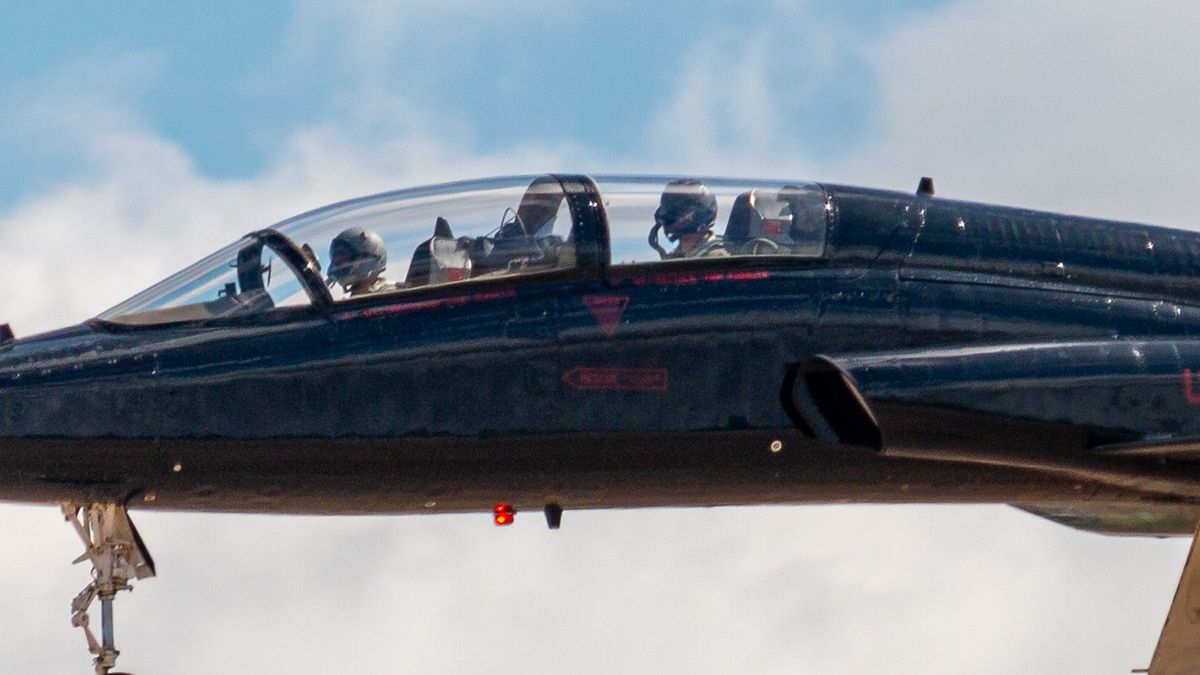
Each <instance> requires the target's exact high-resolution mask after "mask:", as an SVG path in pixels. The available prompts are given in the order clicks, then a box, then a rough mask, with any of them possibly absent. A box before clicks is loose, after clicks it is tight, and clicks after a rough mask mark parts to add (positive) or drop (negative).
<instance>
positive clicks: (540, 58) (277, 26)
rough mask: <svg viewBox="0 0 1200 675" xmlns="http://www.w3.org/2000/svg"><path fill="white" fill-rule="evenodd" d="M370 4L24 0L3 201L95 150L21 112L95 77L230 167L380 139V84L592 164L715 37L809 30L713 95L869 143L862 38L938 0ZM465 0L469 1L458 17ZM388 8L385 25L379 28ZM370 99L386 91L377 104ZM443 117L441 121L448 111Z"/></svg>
mask: <svg viewBox="0 0 1200 675" xmlns="http://www.w3.org/2000/svg"><path fill="white" fill-rule="evenodd" d="M376 4H377V5H379V7H378V8H376V9H374V10H371V11H370V12H367V13H363V14H358V13H356V12H354V11H349V10H327V9H324V5H321V4H319V3H308V4H305V3H300V4H299V6H296V5H294V4H293V3H288V2H261V3H235V2H220V3H204V4H202V5H196V6H193V7H186V8H180V7H175V6H170V5H164V4H162V3H154V2H137V3H117V4H111V3H104V4H94V3H93V4H85V5H82V6H78V5H76V6H70V7H67V6H60V5H53V4H51V5H39V4H36V3H35V4H22V5H18V6H16V7H14V8H12V9H10V10H9V12H8V13H7V16H6V20H5V21H4V22H3V24H2V25H0V44H4V45H5V53H4V56H3V62H2V63H0V92H4V93H3V94H0V101H3V103H4V104H5V108H6V109H8V110H10V111H16V112H17V114H16V115H15V119H14V116H10V117H9V120H8V121H7V122H6V123H3V124H0V139H2V140H3V141H4V145H5V146H6V147H7V152H5V153H4V154H3V156H0V176H2V177H0V204H5V203H7V204H11V203H12V201H13V200H14V199H16V198H18V197H19V196H21V195H22V194H25V193H26V192H27V191H29V190H35V189H37V188H38V187H39V186H42V187H44V186H46V185H48V184H50V183H52V182H53V181H54V180H56V178H59V177H61V176H67V175H78V174H79V172H82V171H84V170H85V168H86V162H85V161H84V160H83V159H81V158H80V157H79V156H78V153H77V152H73V151H72V148H71V147H69V146H66V147H61V146H60V147H48V146H47V144H45V143H39V142H38V141H37V140H31V139H30V134H28V133H27V132H28V129H29V125H30V124H32V123H33V122H30V121H27V120H22V115H21V112H20V111H21V109H22V108H23V107H24V104H25V103H27V102H28V101H29V100H30V99H31V98H32V99H37V98H39V97H40V96H43V95H44V94H45V91H46V84H47V83H59V85H60V86H68V87H79V88H91V89H92V90H93V92H94V93H95V94H96V95H99V96H102V97H104V98H106V99H108V100H112V101H117V102H119V103H120V105H121V106H122V107H123V108H124V109H125V110H126V112H127V113H128V114H130V115H133V116H135V117H136V118H137V120H138V121H139V123H140V124H142V125H144V126H145V128H147V129H148V130H151V131H153V132H154V133H156V134H159V135H161V136H162V137H163V138H165V139H169V140H170V141H172V142H174V143H176V144H178V145H179V146H180V147H181V148H183V149H184V151H185V152H186V153H187V154H188V156H189V157H190V158H191V160H192V161H193V162H194V163H195V165H196V166H197V168H198V169H199V170H200V171H201V172H203V173H204V174H205V175H208V176H211V177H214V178H236V177H246V176H250V175H253V174H255V173H257V172H261V171H263V170H264V168H265V167H266V165H267V164H268V163H269V162H270V161H272V159H273V158H274V156H275V155H276V153H278V151H279V145H280V144H281V143H282V142H284V139H286V138H287V137H288V135H289V134H291V133H293V132H295V131H297V130H299V129H303V128H306V127H310V126H314V125H318V124H322V123H330V122H332V123H335V124H338V125H342V126H344V127H346V128H347V129H348V130H350V131H352V132H354V133H357V134H362V135H368V136H369V135H371V134H372V133H377V132H378V125H379V124H381V123H382V124H383V125H384V126H385V127H386V126H387V123H386V121H381V120H378V119H375V120H372V119H370V118H369V117H364V116H363V115H361V114H360V111H356V107H357V106H359V105H361V104H362V103H363V99H364V97H370V96H372V95H373V94H375V93H377V92H379V91H380V90H384V91H387V92H388V93H389V94H390V95H394V96H398V97H401V98H402V99H404V100H405V101H407V102H408V103H409V104H410V105H411V106H412V107H414V108H415V109H417V110H418V111H420V113H422V114H424V115H427V116H428V118H440V119H443V120H450V121H453V122H455V123H457V124H458V126H451V125H445V126H443V127H441V128H442V130H443V131H444V132H446V133H462V134H466V135H468V136H469V147H472V148H473V149H475V150H478V151H481V152H492V151H497V152H502V151H503V150H504V149H505V148H508V147H511V146H513V145H514V144H553V143H560V142H571V143H576V144H581V145H583V146H585V147H586V148H588V149H589V151H591V152H593V153H595V154H596V155H597V156H596V157H595V158H589V160H588V163H591V164H595V163H599V162H615V161H624V162H628V161H629V160H630V159H634V160H637V159H642V158H644V157H645V154H646V152H645V150H644V148H645V147H646V146H647V145H648V144H649V142H650V140H651V139H649V138H648V135H649V134H651V133H652V130H651V129H650V128H649V127H650V123H651V121H652V117H653V114H654V112H655V111H656V110H658V109H660V108H662V107H663V106H664V105H665V104H666V102H667V100H668V98H669V97H670V96H671V95H672V92H673V91H674V89H675V87H676V86H677V83H678V78H679V77H680V74H681V72H682V71H684V70H685V69H686V68H687V67H688V65H689V64H690V63H697V62H702V60H703V59H704V58H705V52H706V51H711V50H741V49H745V48H746V47H747V46H749V45H751V44H754V43H756V42H757V43H760V46H761V47H762V48H763V49H766V50H768V51H769V52H777V53H778V54H780V55H784V56H789V55H793V54H796V53H797V50H796V45H795V44H794V42H795V40H796V39H797V38H798V36H801V35H804V34H805V33H807V32H818V33H823V34H824V35H825V36H826V38H827V39H828V42H827V43H826V44H825V45H823V48H824V51H825V52H826V53H825V54H824V55H823V56H822V57H821V61H822V62H821V63H814V64H812V65H811V67H807V68H806V66H805V64H803V63H796V64H789V65H788V66H785V67H779V68H777V69H776V72H775V73H772V75H773V76H775V82H774V83H773V85H772V91H771V92H770V96H768V97H766V98H754V97H745V98H741V96H742V94H741V93H740V92H739V82H738V81H737V80H736V79H730V80H726V81H721V82H714V83H713V86H712V89H711V96H713V97H731V98H734V99H740V100H739V101H738V104H739V105H745V106H752V107H753V106H766V107H770V108H772V109H774V110H776V111H777V112H778V114H780V115H784V116H786V117H788V118H789V119H791V120H792V121H793V122H794V126H793V129H792V131H793V134H794V136H795V138H796V139H799V140H802V141H804V142H805V143H807V144H808V145H810V146H811V147H813V148H814V149H816V150H818V151H821V152H831V153H836V152H838V151H839V149H845V148H847V147H852V146H853V143H854V140H855V138H856V136H858V135H861V134H862V133H863V130H864V126H865V124H866V122H867V116H868V111H869V110H870V106H871V104H872V102H873V101H874V100H875V98H876V97H877V92H876V91H875V88H874V82H873V81H872V77H871V73H870V71H869V69H868V68H867V67H866V65H865V64H864V63H862V60H861V58H860V56H859V55H857V54H856V53H855V52H856V48H857V46H858V45H859V44H861V43H862V42H864V41H868V40H870V39H871V38H872V35H873V34H874V33H875V32H877V31H879V30H881V29H883V28H885V27H887V26H888V25H890V24H893V23H895V22H897V21H901V20H904V19H907V18H910V17H912V16H913V15H914V14H919V13H920V12H922V11H928V9H930V8H931V7H933V6H935V5H936V4H938V3H932V2H918V3H907V2H898V1H891V2H883V3H872V2H866V1H865V0H859V1H856V2H848V3H846V2H823V3H813V4H812V5H810V6H807V7H805V8H803V9H800V10H791V9H785V10H772V11H770V12H766V13H765V10H767V9H769V8H770V5H771V4H772V3H765V2H763V3H753V2H751V3H746V2H696V3H690V4H689V5H687V6H686V7H681V6H673V5H666V4H660V3H638V2H616V3H605V4H593V5H585V4H583V3H545V2H533V3H528V5H529V6H528V7H525V8H520V6H518V7H516V8H514V7H504V8H500V9H495V8H493V9H490V10H485V11H483V12H477V11H475V10H474V9H473V8H471V7H469V6H467V5H465V4H464V3H461V2H450V3H445V6H444V7H439V6H438V5H437V4H436V3H409V4H410V5H415V7H413V8H405V7H403V6H399V5H397V6H394V7H390V6H388V4H387V3H376ZM445 7H449V11H444V10H445ZM369 21H378V22H379V26H378V28H379V30H378V31H377V32H378V33H380V34H371V35H367V36H366V37H364V36H363V32H364V30H363V23H364V22H369ZM367 105H370V104H369V103H368V104H367ZM428 118H426V121H428Z"/></svg>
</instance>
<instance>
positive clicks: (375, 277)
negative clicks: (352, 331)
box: [329, 227, 396, 297]
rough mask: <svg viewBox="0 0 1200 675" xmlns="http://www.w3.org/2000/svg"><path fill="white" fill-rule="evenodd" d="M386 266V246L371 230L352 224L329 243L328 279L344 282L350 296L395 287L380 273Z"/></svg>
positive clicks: (339, 282)
mask: <svg viewBox="0 0 1200 675" xmlns="http://www.w3.org/2000/svg"><path fill="white" fill-rule="evenodd" d="M385 269H387V247H385V246H384V245H383V237H380V236H379V235H378V234H376V233H375V232H372V231H371V230H367V229H363V228H361V227H351V228H349V229H346V230H342V232H341V233H340V234H338V236H336V237H334V238H333V241H332V242H330V243H329V283H330V284H337V285H339V286H341V287H342V290H343V291H345V292H347V293H349V294H350V297H354V296H356V295H366V294H368V293H378V292H380V291H390V290H394V289H395V288H396V285H395V284H391V283H388V282H387V281H386V280H385V279H384V278H383V277H382V276H381V275H382V274H383V271H384V270H385Z"/></svg>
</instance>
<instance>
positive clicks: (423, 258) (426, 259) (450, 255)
mask: <svg viewBox="0 0 1200 675" xmlns="http://www.w3.org/2000/svg"><path fill="white" fill-rule="evenodd" d="M470 276H471V255H470V240H469V239H455V238H454V233H453V232H452V231H451V230H450V223H449V222H447V221H446V219H445V218H442V217H441V216H439V217H438V219H437V222H436V223H435V224H434V226H433V236H432V237H430V238H429V239H426V240H425V241H423V242H421V243H420V244H418V245H417V248H416V250H415V251H413V256H412V262H411V263H409V266H408V276H407V277H406V278H405V280H404V281H405V283H404V285H405V286H406V287H409V288H414V287H417V286H426V285H430V284H444V283H447V282H451V281H462V280H463V279H467V278H470Z"/></svg>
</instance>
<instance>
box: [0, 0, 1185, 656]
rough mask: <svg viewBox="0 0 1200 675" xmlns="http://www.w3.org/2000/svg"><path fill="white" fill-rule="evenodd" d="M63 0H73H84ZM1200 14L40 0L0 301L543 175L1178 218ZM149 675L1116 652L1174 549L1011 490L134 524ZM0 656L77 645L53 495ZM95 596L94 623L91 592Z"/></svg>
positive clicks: (121, 292) (4, 517)
mask: <svg viewBox="0 0 1200 675" xmlns="http://www.w3.org/2000/svg"><path fill="white" fill-rule="evenodd" d="M77 5H78V3H77ZM1198 26H1200V8H1198V7H1194V6H1193V5H1191V4H1187V3H1179V2H1167V1H1165V0H1164V1H1155V0H1149V1H1147V2H1142V3H1127V2H1126V3H1122V2H1109V1H1107V0H1099V1H1097V0H1089V1H1086V2H1085V1H1080V0H1077V1H1069V0H1068V1H1065V2H1058V3H1034V2H1012V1H1009V0H1004V1H1002V0H962V1H957V2H953V1H949V0H947V1H943V2H933V1H929V2H899V1H888V2H866V1H865V0H855V1H850V2H817V1H815V0H814V1H812V2H804V1H796V2H783V1H775V2H771V1H762V2H746V1H741V2H705V1H702V0H698V1H697V2H692V3H688V4H686V5H682V4H675V5H665V4H664V5H660V4H659V3H637V2H630V1H624V0H614V1H612V2H607V3H586V2H576V1H573V0H558V1H556V2H548V1H546V0H526V1H524V2H519V3H495V2H474V1H469V0H438V1H436V2H435V1H433V0H409V1H406V2H385V1H383V0H365V1H362V2H343V3H337V6H336V7H334V5H333V3H323V2H316V1H304V0H297V1H296V2H283V1H277V2H259V3H245V2H239V3H234V2H209V3H199V4H196V5H195V6H189V7H184V8H175V7H169V6H168V5H165V4H163V3H152V2H117V3H85V6H82V7H81V6H68V5H61V6H60V5H59V4H56V3H23V4H21V5H19V6H15V7H12V8H7V10H6V13H5V20H4V21H3V22H0V44H2V45H4V49H3V53H2V54H0V112H2V114H0V269H3V270H6V272H7V277H8V282H7V283H4V284H0V321H7V322H10V323H11V324H12V325H13V328H14V330H15V331H16V332H17V333H18V335H27V334H30V333H33V332H36V331H39V330H44V329H49V328H54V327H57V326H62V325H67V324H70V323H75V322H77V321H79V320H82V319H85V318H87V317H89V316H93V315H95V314H97V313H99V312H100V311H102V310H103V309H105V308H107V307H109V306H112V305H114V304H116V303H118V302H119V301H121V300H123V299H125V298H126V297H128V296H130V295H132V294H133V293H135V292H137V291H139V290H141V289H142V288H145V287H147V286H149V285H150V284H152V283H153V282H155V281H157V280H158V279H160V278H162V277H164V276H166V275H167V274H169V273H171V272H174V271H176V270H177V269H180V268H182V267H184V266H185V265H187V264H190V263H191V262H193V261H195V260H196V259H198V258H200V257H202V256H203V255H205V254H207V253H209V252H211V251H213V250H216V249H217V248H219V247H221V246H222V245H224V244H226V243H228V242H229V241H232V240H233V239H235V238H236V237H237V236H239V235H241V234H243V233H245V232H247V231H250V230H253V229H257V228H260V227H263V226H265V225H268V224H270V223H272V222H275V221H278V220H282V219H283V218H286V217H288V216H290V215H294V214H296V213H299V212H301V211H305V210H308V209H310V208H314V207H317V206H320V205H322V204H326V203H329V202H332V201H336V200H339V199H344V198H349V197H354V196H358V195H363V194H368V193H372V192H378V191H382V190H386V189H393V188H399V187H407V186H413V185H420V184H427V183H434V182H440V181H444V180H454V179H464V178H473V177H483V176H490V175H505V174H514V173H540V172H546V171H582V172H634V173H665V174H678V175H688V174H716V175H731V176H762V177H768V176H770V177H782V178H794V179H811V180H818V181H828V182H839V183H850V184H860V185H867V186H872V187H883V188H891V189H901V190H912V189H914V188H915V187H916V184H917V180H918V178H919V177H920V176H923V175H930V176H933V177H934V178H935V180H936V182H937V188H938V193H939V195H944V196H950V197H955V198H963V199H974V200H980V201H987V202H995V203H1004V204H1012V205H1018V206H1026V207H1033V208H1041V209H1048V210H1054V211H1063V212H1071V213H1081V214H1086V215H1096V216H1104V217H1111V218H1120V219H1129V220H1137V221H1142V222H1152V223H1158V224H1165V225H1172V226H1178V227H1192V228H1194V225H1193V223H1194V221H1195V220H1196V219H1195V214H1194V209H1193V207H1192V206H1191V204H1192V202H1193V201H1194V198H1193V195H1194V193H1195V190H1194V187H1193V183H1194V181H1195V180H1196V178H1195V177H1196V174H1197V169H1200V162H1198V161H1197V159H1196V158H1197V157H1200V125H1197V124H1195V122H1194V119H1193V118H1194V117H1195V115H1196V111H1198V110H1200V78H1197V77H1196V76H1195V75H1194V73H1196V72H1198V71H1200V43H1197V42H1196V41H1195V40H1194V35H1195V33H1196V29H1197V27H1198ZM134 517H135V520H136V522H137V523H138V526H139V529H140V530H141V533H142V535H143V537H144V538H145V539H146V541H147V543H148V545H149V546H150V548H151V551H152V552H153V554H154V556H155V558H156V561H157V563H158V570H159V575H160V576H159V577H158V578H155V579H152V580H146V581H142V582H140V583H138V585H137V588H136V590H135V592H134V593H132V594H126V595H124V596H123V597H121V598H120V600H119V601H118V603H117V615H118V624H117V641H118V647H119V648H120V649H121V650H122V651H123V655H122V657H121V660H120V661H119V665H120V667H121V669H123V670H131V671H133V672H163V673H179V674H187V673H197V674H198V673H210V672H230V671H232V672H261V673H299V674H304V673H324V672H330V671H334V672H363V673H393V672H442V673H476V672H481V671H487V672H492V673H558V672H579V673H609V672H688V673H728V672H748V673H785V672H786V673H794V672H823V673H839V674H840V673H850V674H859V673H863V674H866V673H912V672H922V673H947V674H949V673H962V672H974V673H996V674H999V673H1014V672H1022V673H1088V674H1095V673H1124V672H1128V671H1129V669H1130V668H1134V667H1141V666H1145V665H1147V664H1148V662H1149V658H1150V656H1151V654H1152V652H1153V648H1154V644H1155V640H1156V639H1157V635H1158V632H1159V630H1160V628H1161V625H1162V621H1163V619H1164V618H1165V615H1166V611H1167V608H1168V606H1169V604H1170V600H1171V595H1172V593H1173V590H1174V587H1175V584H1176V582H1177V580H1178V575H1179V571H1180V569H1181V568H1182V565H1183V559H1184V556H1185V555H1186V552H1187V546H1188V542H1187V540H1186V539H1173V540H1154V539H1122V538H1112V537H1102V536H1099V535H1094V534H1088V533H1082V532H1076V531H1073V530H1070V529H1067V528H1065V527H1062V526H1059V525H1056V524H1054V523H1050V522H1046V521H1042V520H1039V519H1037V518H1035V517H1033V516H1030V515H1028V514H1025V513H1022V512H1019V511H1016V510H1014V509H1011V508H1008V507H1004V506H936V507H935V506H861V505H836V506H835V505H830V506H808V507H787V508H782V507H739V508H721V509H689V510H647V511H606V512H578V513H576V512H568V513H567V514H566V515H565V516H564V523H563V529H562V530H560V531H556V532H551V531H548V530H547V529H546V528H545V526H544V524H543V523H542V521H541V518H540V515H536V514H535V515H518V520H517V524H516V525H515V526H514V527H511V528H505V529H498V528H495V527H493V526H491V524H490V521H489V518H488V517H487V516H486V515H475V516H471V515H461V516H430V517H357V518H332V517H328V518H321V517H308V518H298V517H279V516H229V515H212V514H169V513H157V512H155V513H150V512H138V513H135V514H134ZM0 532H4V533H6V534H7V536H9V540H8V542H7V544H8V545H6V546H4V547H0V579H5V580H6V581H4V582H0V598H2V600H0V606H2V607H3V612H0V669H3V670H4V671H6V672H10V671H11V672H30V673H63V672H89V671H88V670H86V669H87V667H88V656H87V654H86V653H85V649H84V642H83V638H82V636H81V635H79V632H80V631H78V629H74V628H72V627H71V626H70V622H69V611H68V607H69V602H70V599H71V598H72V597H74V595H75V593H77V592H78V590H79V589H80V588H82V587H83V585H84V584H86V583H87V580H88V577H87V570H86V569H84V568H83V567H82V566H76V567H71V566H70V564H69V563H70V561H71V560H72V559H73V558H74V557H75V556H76V555H78V553H79V552H80V551H79V545H78V542H77V540H76V539H75V535H74V533H73V532H72V531H71V530H70V528H69V527H68V526H67V525H65V524H64V523H63V522H62V519H61V516H60V515H59V514H58V512H57V510H56V509H54V508H51V507H46V506H19V505H4V506H0ZM97 614H98V612H97Z"/></svg>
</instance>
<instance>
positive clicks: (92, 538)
mask: <svg viewBox="0 0 1200 675" xmlns="http://www.w3.org/2000/svg"><path fill="white" fill-rule="evenodd" d="M62 511H63V515H64V516H66V519H67V522H69V523H71V525H73V526H74V527H75V532H76V533H77V534H78V535H79V538H80V539H81V540H82V541H83V546H84V549H85V550H84V552H83V555H81V556H79V557H78V558H76V559H75V561H74V562H75V563H81V562H83V561H85V560H90V561H91V563H92V583H90V584H88V585H87V587H86V588H84V589H83V590H82V591H81V592H80V593H79V595H77V596H75V599H74V600H73V601H71V625H73V626H76V627H78V628H82V629H83V634H84V637H85V638H86V639H87V645H88V651H89V652H91V653H92V654H95V655H96V658H95V659H93V661H92V662H93V664H94V665H95V668H96V675H119V674H118V673H111V674H110V673H109V671H110V670H112V668H113V667H114V666H115V665H116V662H117V656H118V655H119V654H120V652H119V651H117V648H116V646H115V641H114V639H113V599H114V598H115V597H116V594H117V591H127V590H131V586H130V585H129V584H130V582H132V581H134V580H135V579H145V578H147V577H152V576H154V559H153V558H151V557H150V552H149V551H147V550H146V546H145V544H143V543H142V538H141V537H140V536H138V532H137V528H135V527H134V526H133V521H132V520H130V519H129V514H128V513H127V512H126V511H125V505H124V504H119V503H117V502H91V503H87V504H76V503H73V502H64V503H63V504H62ZM97 597H99V598H100V637H101V639H100V641H97V640H96V636H95V635H94V634H93V633H92V629H91V628H89V626H88V624H89V622H90V617H88V608H89V607H90V606H91V604H92V602H93V601H94V600H95V599H96V598H97Z"/></svg>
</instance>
